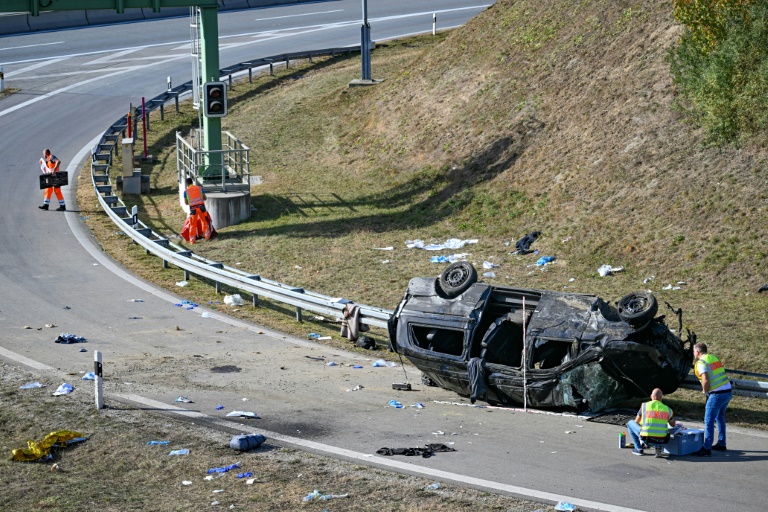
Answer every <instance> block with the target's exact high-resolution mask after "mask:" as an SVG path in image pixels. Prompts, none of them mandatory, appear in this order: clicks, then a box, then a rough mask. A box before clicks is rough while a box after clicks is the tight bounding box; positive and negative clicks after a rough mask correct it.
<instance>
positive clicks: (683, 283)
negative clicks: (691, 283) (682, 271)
mask: <svg viewBox="0 0 768 512" xmlns="http://www.w3.org/2000/svg"><path fill="white" fill-rule="evenodd" d="M677 284H680V285H686V284H688V283H686V282H685V281H678V282H677Z"/></svg>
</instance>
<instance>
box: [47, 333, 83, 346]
mask: <svg viewBox="0 0 768 512" xmlns="http://www.w3.org/2000/svg"><path fill="white" fill-rule="evenodd" d="M85 342H86V339H85V338H83V337H82V336H78V335H76V334H72V333H69V332H63V333H61V334H59V337H58V338H56V340H54V343H61V344H63V345H68V344H70V343H85Z"/></svg>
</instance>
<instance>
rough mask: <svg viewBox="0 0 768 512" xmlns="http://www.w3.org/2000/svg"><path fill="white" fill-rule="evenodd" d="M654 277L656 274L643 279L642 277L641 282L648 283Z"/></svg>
mask: <svg viewBox="0 0 768 512" xmlns="http://www.w3.org/2000/svg"><path fill="white" fill-rule="evenodd" d="M654 279H656V276H648V277H646V278H645V279H643V284H648V283H650V282H651V281H653V280H654Z"/></svg>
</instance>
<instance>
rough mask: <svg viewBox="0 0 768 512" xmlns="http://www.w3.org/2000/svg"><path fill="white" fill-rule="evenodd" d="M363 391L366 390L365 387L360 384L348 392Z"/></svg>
mask: <svg viewBox="0 0 768 512" xmlns="http://www.w3.org/2000/svg"><path fill="white" fill-rule="evenodd" d="M361 389H364V388H363V386H361V385H359V384H358V385H357V386H355V387H353V388H352V389H348V390H347V392H350V391H360V390H361Z"/></svg>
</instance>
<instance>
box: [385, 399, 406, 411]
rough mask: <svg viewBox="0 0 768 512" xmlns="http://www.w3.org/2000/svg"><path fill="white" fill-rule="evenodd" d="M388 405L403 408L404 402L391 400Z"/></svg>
mask: <svg viewBox="0 0 768 512" xmlns="http://www.w3.org/2000/svg"><path fill="white" fill-rule="evenodd" d="M387 405H388V406H389V407H394V408H395V409H402V408H403V404H401V403H400V402H398V401H397V400H390V401H389V403H388V404H387Z"/></svg>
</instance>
